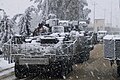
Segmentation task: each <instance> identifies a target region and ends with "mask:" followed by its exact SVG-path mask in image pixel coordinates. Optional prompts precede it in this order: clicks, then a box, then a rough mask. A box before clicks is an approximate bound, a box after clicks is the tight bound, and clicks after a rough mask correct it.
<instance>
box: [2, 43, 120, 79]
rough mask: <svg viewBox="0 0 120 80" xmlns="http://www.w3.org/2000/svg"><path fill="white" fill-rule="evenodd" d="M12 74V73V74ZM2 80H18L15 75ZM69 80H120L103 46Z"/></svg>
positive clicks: (76, 66) (99, 46) (75, 70)
mask: <svg viewBox="0 0 120 80" xmlns="http://www.w3.org/2000/svg"><path fill="white" fill-rule="evenodd" d="M11 74H12V73H11ZM0 80H18V79H16V78H15V76H14V74H13V75H11V76H8V77H7V78H4V79H0ZM22 80H42V79H41V78H40V77H39V76H37V77H34V78H26V79H22ZM43 80H60V79H46V78H45V79H43ZM67 80H120V79H118V78H117V74H116V65H113V67H111V66H110V63H109V61H108V60H105V59H104V58H103V50H102V45H101V44H99V45H96V46H95V49H94V51H92V52H91V56H90V60H89V61H87V62H85V63H83V64H78V65H75V66H74V71H73V72H71V73H70V74H69V75H68V77H67Z"/></svg>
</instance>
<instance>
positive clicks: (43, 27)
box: [33, 23, 49, 36]
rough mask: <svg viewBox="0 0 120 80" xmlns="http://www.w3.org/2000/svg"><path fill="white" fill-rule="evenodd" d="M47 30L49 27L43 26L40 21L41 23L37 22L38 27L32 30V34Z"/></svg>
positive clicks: (36, 34) (35, 34)
mask: <svg viewBox="0 0 120 80" xmlns="http://www.w3.org/2000/svg"><path fill="white" fill-rule="evenodd" d="M48 30H49V29H48V28H47V27H46V26H44V24H43V23H41V24H40V23H39V24H38V27H37V28H36V29H35V30H34V32H33V36H38V35H40V34H42V33H48Z"/></svg>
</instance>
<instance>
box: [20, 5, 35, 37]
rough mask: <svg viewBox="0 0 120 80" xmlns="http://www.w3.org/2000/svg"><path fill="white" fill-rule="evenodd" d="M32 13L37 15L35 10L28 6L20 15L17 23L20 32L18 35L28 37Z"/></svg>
mask: <svg viewBox="0 0 120 80" xmlns="http://www.w3.org/2000/svg"><path fill="white" fill-rule="evenodd" d="M32 12H35V13H37V10H36V8H35V7H33V6H30V7H28V8H27V9H26V10H25V13H24V14H22V17H21V18H20V21H19V23H18V27H20V32H19V34H20V35H24V36H29V35H30V34H31V30H30V27H31V24H30V23H31V20H32V17H31V13H32Z"/></svg>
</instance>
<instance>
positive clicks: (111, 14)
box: [110, 0, 113, 27]
mask: <svg viewBox="0 0 120 80" xmlns="http://www.w3.org/2000/svg"><path fill="white" fill-rule="evenodd" d="M112 14H113V12H112V0H111V14H110V23H111V27H112Z"/></svg>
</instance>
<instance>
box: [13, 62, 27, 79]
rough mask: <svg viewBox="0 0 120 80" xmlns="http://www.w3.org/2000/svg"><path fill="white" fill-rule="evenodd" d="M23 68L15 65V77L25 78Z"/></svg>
mask: <svg viewBox="0 0 120 80" xmlns="http://www.w3.org/2000/svg"><path fill="white" fill-rule="evenodd" d="M26 73H27V70H26V69H25V66H23V65H19V64H17V63H15V76H16V77H17V78H19V79H22V78H25V77H27V75H26Z"/></svg>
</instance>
